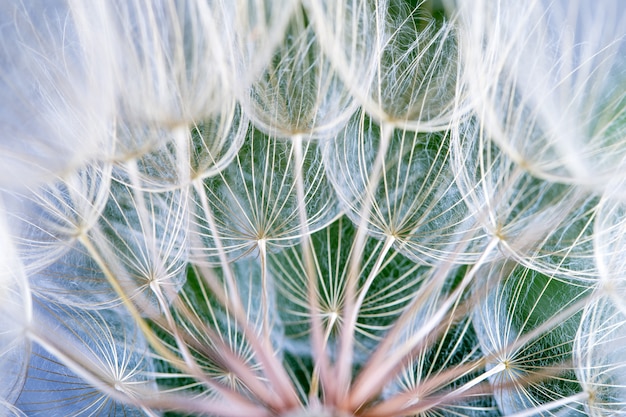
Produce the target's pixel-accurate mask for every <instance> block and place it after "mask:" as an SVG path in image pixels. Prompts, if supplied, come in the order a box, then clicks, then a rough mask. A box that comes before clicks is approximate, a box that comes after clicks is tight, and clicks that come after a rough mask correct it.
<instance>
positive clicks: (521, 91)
mask: <svg viewBox="0 0 626 417" xmlns="http://www.w3.org/2000/svg"><path fill="white" fill-rule="evenodd" d="M459 3H460V6H461V7H460V8H461V16H462V19H461V22H462V26H463V28H462V34H461V36H460V37H459V39H460V40H461V42H462V43H463V45H462V46H461V50H462V51H463V61H464V62H463V64H464V68H465V70H466V74H465V75H466V82H467V84H468V87H469V90H470V94H471V96H472V98H473V99H474V100H476V101H477V108H478V112H479V116H480V117H481V119H482V121H483V122H484V123H485V129H486V130H487V132H489V134H490V136H492V138H493V139H494V140H495V141H496V142H497V143H498V146H500V147H501V148H502V149H503V150H505V152H507V153H508V154H509V156H510V157H511V158H512V159H513V160H515V161H516V162H517V163H519V164H520V165H521V166H522V167H524V168H525V169H527V170H529V171H530V172H532V173H533V174H534V175H536V176H540V177H542V178H544V179H548V180H551V181H558V182H567V183H574V184H580V185H584V186H589V187H594V190H601V189H602V188H603V187H604V186H605V185H606V182H607V180H608V179H610V178H613V177H615V176H619V177H622V178H623V177H624V176H625V175H626V169H624V168H625V160H624V158H625V157H626V130H625V126H626V124H625V121H626V88H625V87H626V59H625V57H626V13H624V11H625V9H624V3H623V2H621V1H619V0H605V1H600V2H587V1H580V0H577V1H539V0H535V1H532V2H512V1H500V0H499V1H497V2H493V1H487V0H479V1H472V2H467V1H460V2H459Z"/></svg>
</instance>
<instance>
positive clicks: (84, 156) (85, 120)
mask: <svg viewBox="0 0 626 417" xmlns="http://www.w3.org/2000/svg"><path fill="white" fill-rule="evenodd" d="M95 7H96V6H94V8H95ZM80 19H81V18H80V16H77V15H75V14H74V13H73V11H72V10H70V7H69V4H68V2H66V1H62V0H53V1H44V0H34V1H31V2H29V3H28V4H25V3H22V2H19V1H18V2H3V3H2V5H0V91H1V92H2V93H0V126H1V128H0V135H1V138H0V187H3V188H13V189H15V188H18V187H20V186H24V185H28V186H32V185H35V184H37V183H41V182H43V181H45V180H46V179H47V178H48V177H49V176H51V175H54V174H60V173H63V172H68V171H71V170H73V169H74V168H76V167H79V166H82V165H83V164H84V163H85V161H86V160H88V159H90V158H92V157H94V156H96V155H98V154H99V153H101V152H102V151H103V149H106V148H107V146H106V144H107V141H109V135H108V132H109V128H110V127H109V121H110V119H111V115H112V112H113V108H114V92H115V90H114V89H113V88H111V86H112V82H113V79H112V78H111V76H110V74H111V72H110V70H109V68H110V64H111V62H112V61H111V57H110V54H109V53H108V51H107V50H106V48H104V47H103V45H104V44H103V43H102V42H101V38H103V37H104V36H105V35H106V34H105V33H104V32H103V31H102V30H99V28H97V27H94V24H91V23H90V27H89V28H88V30H85V29H87V28H85V27H84V23H82V22H81V21H80ZM86 92H88V93H86Z"/></svg>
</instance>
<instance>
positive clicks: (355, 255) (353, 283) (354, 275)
mask: <svg viewBox="0 0 626 417" xmlns="http://www.w3.org/2000/svg"><path fill="white" fill-rule="evenodd" d="M392 134H393V126H391V125H388V124H386V123H384V124H382V125H381V135H380V144H379V149H378V153H377V155H376V159H375V160H374V164H373V166H372V170H371V173H370V176H369V178H368V184H367V189H366V190H365V200H364V201H363V204H362V206H361V209H360V212H359V214H360V216H359V217H360V222H359V225H358V227H357V229H356V230H357V232H356V236H355V238H354V244H353V251H352V253H351V257H350V264H349V266H348V275H347V279H346V304H345V307H344V315H345V317H353V316H355V315H356V314H358V305H357V303H358V300H357V299H356V298H357V297H356V293H357V286H358V281H359V275H360V270H361V259H362V257H363V253H364V251H365V243H366V239H367V232H368V223H369V219H370V212H371V210H372V207H373V204H374V195H375V190H376V188H377V187H378V184H379V182H380V178H381V175H382V170H383V167H384V164H385V157H386V155H387V149H388V148H389V142H390V140H391V135H392ZM355 324H356V323H355V320H350V323H348V325H347V326H346V327H344V329H343V331H342V333H341V340H340V343H341V344H340V350H339V355H338V359H337V365H336V370H337V378H336V379H337V385H338V386H339V387H341V389H342V392H337V394H338V395H339V397H338V398H337V399H341V402H343V400H344V398H345V397H346V396H347V394H348V392H349V389H350V379H351V375H352V361H353V358H352V355H353V346H354V337H353V335H354V332H355V329H354V326H355Z"/></svg>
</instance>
